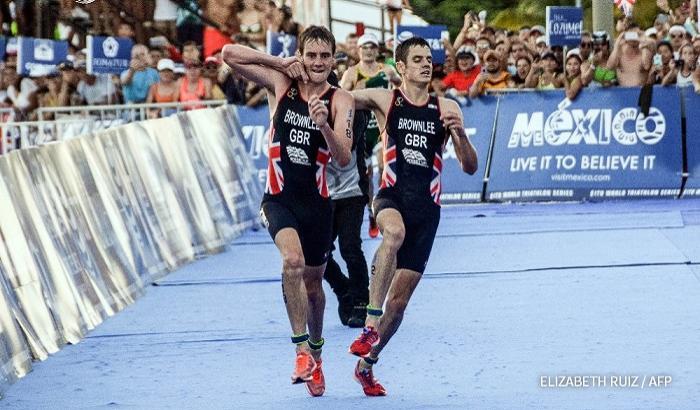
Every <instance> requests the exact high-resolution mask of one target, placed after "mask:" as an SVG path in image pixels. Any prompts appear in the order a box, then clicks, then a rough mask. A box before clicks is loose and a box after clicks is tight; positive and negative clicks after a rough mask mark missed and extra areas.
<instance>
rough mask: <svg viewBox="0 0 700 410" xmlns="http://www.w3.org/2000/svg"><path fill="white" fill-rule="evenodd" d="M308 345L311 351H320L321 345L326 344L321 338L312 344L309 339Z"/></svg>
mask: <svg viewBox="0 0 700 410" xmlns="http://www.w3.org/2000/svg"><path fill="white" fill-rule="evenodd" d="M308 343H309V347H310V348H311V350H321V348H322V347H323V344H324V343H326V339H324V338H321V340H319V341H318V342H312V341H311V339H309V340H308Z"/></svg>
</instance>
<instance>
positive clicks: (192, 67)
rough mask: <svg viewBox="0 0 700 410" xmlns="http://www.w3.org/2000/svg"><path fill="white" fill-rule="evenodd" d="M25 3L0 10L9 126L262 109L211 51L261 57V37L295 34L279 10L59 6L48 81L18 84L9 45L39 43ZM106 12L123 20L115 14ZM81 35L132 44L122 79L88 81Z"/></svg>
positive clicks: (1, 100) (1, 103) (189, 3)
mask: <svg viewBox="0 0 700 410" xmlns="http://www.w3.org/2000/svg"><path fill="white" fill-rule="evenodd" d="M28 3H30V2H17V1H13V2H9V7H2V8H0V21H2V33H0V35H2V36H5V37H6V38H7V39H9V40H10V41H8V47H7V52H6V55H5V59H4V61H1V62H0V108H14V118H15V119H26V120H33V119H35V118H36V110H35V109H36V108H39V107H63V106H82V105H90V106H94V105H101V104H120V103H125V104H134V103H165V102H182V103H187V104H186V107H190V108H197V107H200V106H202V105H201V103H200V104H197V103H196V102H197V101H202V100H227V101H228V102H229V103H232V104H245V105H249V106H256V105H260V104H264V103H265V102H266V97H267V96H266V93H265V92H264V90H261V89H260V88H259V87H257V86H256V85H255V84H253V83H251V82H248V81H247V80H246V79H244V78H243V77H241V76H240V75H239V74H238V73H236V72H234V71H232V70H231V69H230V68H229V67H228V66H226V65H225V64H222V61H221V49H222V48H223V46H224V45H225V44H228V43H232V42H237V43H242V44H247V45H249V46H251V47H255V48H258V49H261V50H264V49H265V47H266V44H265V41H266V33H267V32H268V30H269V31H271V32H278V33H285V34H288V35H293V36H297V35H298V34H299V33H300V32H301V31H302V27H301V26H300V25H299V24H298V23H296V22H295V21H294V20H293V18H292V9H291V7H290V6H288V5H285V4H284V2H282V1H272V0H270V1H260V0H178V1H172V0H156V1H155V2H144V1H124V2H112V1H108V0H103V1H97V2H93V3H90V4H86V5H83V4H79V3H76V2H74V1H72V0H62V1H61V2H60V4H57V5H56V6H55V7H56V10H54V11H56V12H55V14H56V15H57V16H59V17H58V19H57V20H56V23H55V26H54V27H53V29H52V30H51V33H52V35H51V36H48V37H52V38H53V39H56V40H65V41H67V42H68V45H69V54H68V57H67V59H66V60H65V61H63V62H61V63H60V64H59V65H58V66H57V70H56V72H54V73H51V74H49V75H45V76H39V77H28V76H20V75H18V74H17V46H16V43H13V42H12V41H11V39H13V38H16V36H19V35H25V36H37V35H39V34H40V33H37V31H38V29H36V28H32V27H31V26H32V24H34V21H36V18H35V17H36V16H35V15H33V14H32V12H35V13H36V12H38V11H39V10H38V9H34V8H32V7H28V6H26V5H27V4H28ZM115 3H116V5H117V6H120V7H123V9H124V10H128V13H125V12H124V11H119V10H117V9H115ZM126 3H128V4H126ZM3 4H4V3H3ZM5 6H7V5H5ZM87 35H102V36H116V37H128V38H130V39H132V40H133V42H134V43H135V45H134V46H133V48H132V51H131V61H130V64H129V68H128V70H125V71H124V72H122V73H121V74H120V75H107V74H97V75H92V74H88V73H87V70H86V68H87V61H86V53H87V50H86V48H85V46H86V36H87ZM160 113H162V112H159V111H153V112H152V113H151V115H152V116H156V115H160Z"/></svg>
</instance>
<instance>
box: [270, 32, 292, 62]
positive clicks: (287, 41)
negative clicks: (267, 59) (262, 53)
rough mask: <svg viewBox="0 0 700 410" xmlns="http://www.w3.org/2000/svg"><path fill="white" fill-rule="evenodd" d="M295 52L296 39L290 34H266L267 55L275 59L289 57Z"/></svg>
mask: <svg viewBox="0 0 700 410" xmlns="http://www.w3.org/2000/svg"><path fill="white" fill-rule="evenodd" d="M296 52H297V38H296V36H293V35H291V34H284V33H273V32H271V31H268V32H267V53H268V54H270V55H273V56H277V57H282V58H284V57H291V56H293V55H294V53H296Z"/></svg>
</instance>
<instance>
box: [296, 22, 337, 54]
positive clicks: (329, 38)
mask: <svg viewBox="0 0 700 410" xmlns="http://www.w3.org/2000/svg"><path fill="white" fill-rule="evenodd" d="M309 41H323V42H324V43H328V44H330V45H331V54H333V55H335V37H334V36H333V33H331V32H330V30H328V29H327V28H325V27H323V26H309V27H308V28H307V29H306V30H304V32H302V33H301V35H300V36H299V52H301V53H303V52H304V46H306V43H308V42H309Z"/></svg>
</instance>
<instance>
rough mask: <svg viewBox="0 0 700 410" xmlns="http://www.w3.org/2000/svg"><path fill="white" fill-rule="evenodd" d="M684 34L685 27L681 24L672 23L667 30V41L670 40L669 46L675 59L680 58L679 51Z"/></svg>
mask: <svg viewBox="0 0 700 410" xmlns="http://www.w3.org/2000/svg"><path fill="white" fill-rule="evenodd" d="M685 34H686V30H685V27H683V26H681V25H680V24H674V25H673V26H671V28H670V29H669V30H668V37H669V41H670V42H671V47H673V53H674V56H675V58H676V59H678V58H680V54H679V51H680V50H681V46H682V45H683V42H684V41H685Z"/></svg>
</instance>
